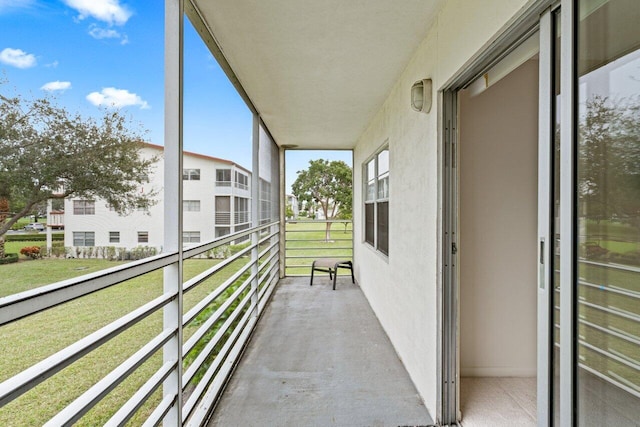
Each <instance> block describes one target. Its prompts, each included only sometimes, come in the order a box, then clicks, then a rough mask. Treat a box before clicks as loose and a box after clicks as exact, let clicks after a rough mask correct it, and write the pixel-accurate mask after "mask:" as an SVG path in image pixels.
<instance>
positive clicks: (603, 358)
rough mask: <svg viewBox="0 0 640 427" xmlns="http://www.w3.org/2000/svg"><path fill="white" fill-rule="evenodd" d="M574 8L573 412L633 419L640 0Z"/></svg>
mask: <svg viewBox="0 0 640 427" xmlns="http://www.w3.org/2000/svg"><path fill="white" fill-rule="evenodd" d="M577 6H578V7H577V10H576V12H577V14H576V24H577V28H576V30H577V33H576V45H575V46H576V58H577V62H576V72H577V76H576V77H577V85H576V86H574V87H575V91H576V92H575V98H576V103H575V106H574V108H575V110H574V117H575V120H576V122H577V123H576V124H577V127H576V131H575V144H576V145H575V146H574V147H575V148H574V153H575V155H576V157H577V161H576V163H575V167H576V174H575V179H576V185H575V187H576V188H575V192H576V193H575V199H574V200H575V201H574V203H575V204H576V206H574V208H575V213H574V215H575V230H574V232H575V245H576V247H575V253H576V257H577V260H576V264H575V268H576V272H577V274H576V276H575V280H576V282H577V285H576V288H575V291H574V304H575V306H574V307H575V315H576V316H577V318H575V322H574V325H575V326H574V334H575V335H574V337H575V339H574V342H575V343H576V349H575V359H574V363H575V364H577V369H575V397H574V400H575V401H576V403H577V406H576V407H577V413H576V414H575V419H576V420H577V425H579V426H609V425H616V426H636V425H639V423H640V28H639V25H640V4H639V3H638V1H637V0H610V1H605V0H580V1H578V4H577ZM563 214H564V213H563Z"/></svg>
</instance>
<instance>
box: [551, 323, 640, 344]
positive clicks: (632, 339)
mask: <svg viewBox="0 0 640 427" xmlns="http://www.w3.org/2000/svg"><path fill="white" fill-rule="evenodd" d="M578 322H579V323H582V324H583V325H585V326H588V327H590V328H593V329H597V330H598V331H600V332H602V333H603V334H607V335H611V336H614V337H617V338H620V339H621V340H624V341H627V342H629V343H631V344H635V345H637V346H640V339H638V337H636V336H635V335H632V336H628V335H625V334H621V333H620V332H616V331H612V330H611V329H609V328H605V327H604V326H600V325H596V324H595V323H592V322H589V321H588V320H584V319H578ZM557 326H558V329H560V325H557Z"/></svg>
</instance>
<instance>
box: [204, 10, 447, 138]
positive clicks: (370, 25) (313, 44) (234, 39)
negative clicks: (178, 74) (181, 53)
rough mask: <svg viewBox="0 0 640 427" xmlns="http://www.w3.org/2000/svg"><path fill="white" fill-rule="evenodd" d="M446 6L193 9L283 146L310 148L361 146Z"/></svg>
mask: <svg viewBox="0 0 640 427" xmlns="http://www.w3.org/2000/svg"><path fill="white" fill-rule="evenodd" d="M443 2H444V0H193V1H192V3H193V4H194V6H195V7H196V8H197V9H198V10H199V12H200V14H201V16H202V18H203V20H204V21H205V25H206V26H207V27H208V28H209V29H210V30H211V32H212V33H213V37H214V39H215V40H216V41H217V43H218V45H219V46H220V48H221V50H222V52H223V54H224V56H225V58H226V59H227V61H228V62H229V64H230V66H231V68H232V69H233V71H234V72H235V74H236V76H237V77H238V80H239V81H240V83H241V84H242V86H243V87H244V89H245V90H246V92H247V93H248V95H249V97H250V98H251V100H252V101H253V103H254V105H255V106H256V108H257V109H258V111H259V112H260V113H261V115H262V119H263V120H264V122H265V123H266V124H267V126H268V127H269V130H270V131H271V133H272V134H273V136H274V138H275V139H276V140H277V142H278V144H280V145H297V146H298V147H299V148H308V149H349V148H353V146H354V144H355V142H356V140H357V139H358V137H359V136H360V135H361V134H362V132H363V131H364V130H365V128H366V126H367V124H368V123H369V122H370V121H371V119H372V118H373V115H374V114H375V113H376V112H377V111H378V110H379V108H380V107H381V106H382V103H383V102H384V100H385V99H386V97H387V96H388V94H389V92H390V91H391V88H392V87H393V85H394V83H395V82H396V80H397V79H398V78H399V76H400V74H401V73H402V71H403V70H404V68H405V67H406V66H407V64H408V62H409V59H410V58H411V56H412V54H413V53H414V51H415V50H416V48H417V47H418V45H419V44H420V42H421V41H422V40H423V39H424V37H425V36H426V33H427V31H428V29H429V27H430V26H431V24H432V23H433V21H434V20H435V17H436V15H437V12H438V10H439V8H440V6H441V5H442V3H443ZM199 29H200V30H203V29H202V28H199ZM421 77H428V76H421ZM409 90H410V88H409V87H407V93H408V91H409ZM407 107H409V106H407Z"/></svg>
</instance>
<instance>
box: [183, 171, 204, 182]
mask: <svg viewBox="0 0 640 427" xmlns="http://www.w3.org/2000/svg"><path fill="white" fill-rule="evenodd" d="M182 179H183V180H184V181H200V169H182Z"/></svg>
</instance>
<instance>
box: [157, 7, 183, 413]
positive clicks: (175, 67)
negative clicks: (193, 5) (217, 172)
mask: <svg viewBox="0 0 640 427" xmlns="http://www.w3.org/2000/svg"><path fill="white" fill-rule="evenodd" d="M183 17H184V3H183V0H165V64H164V70H165V87H164V89H165V95H164V96H165V102H164V105H165V107H164V108H165V110H164V114H165V125H164V251H165V252H178V254H179V257H178V262H177V263H175V264H172V265H170V266H168V267H165V268H164V292H165V293H175V294H177V297H176V298H175V299H174V300H173V301H172V302H171V303H169V304H167V305H166V306H165V308H164V309H163V328H164V329H165V330H167V329H170V330H173V331H175V335H174V336H173V338H171V340H170V341H169V342H167V344H165V345H164V347H163V349H162V351H163V360H164V362H165V363H166V362H169V361H170V362H173V363H175V368H174V370H173V372H172V373H171V374H170V375H169V376H168V377H167V379H166V380H165V381H164V383H163V395H164V396H175V402H174V405H173V406H172V408H171V410H170V411H169V413H168V414H167V415H166V416H165V419H164V425H165V426H177V425H182V57H183V53H182V49H183V19H184V18H183Z"/></svg>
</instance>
